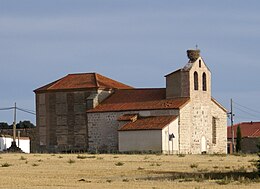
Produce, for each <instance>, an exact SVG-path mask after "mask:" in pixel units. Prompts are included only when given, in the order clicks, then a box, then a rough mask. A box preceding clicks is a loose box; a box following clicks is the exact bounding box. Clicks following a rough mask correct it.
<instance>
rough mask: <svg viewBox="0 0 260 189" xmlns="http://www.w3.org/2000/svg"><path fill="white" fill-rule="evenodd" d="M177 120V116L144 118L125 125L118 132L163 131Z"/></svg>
mask: <svg viewBox="0 0 260 189" xmlns="http://www.w3.org/2000/svg"><path fill="white" fill-rule="evenodd" d="M176 118H177V116H155V117H142V118H139V119H137V120H136V121H135V122H130V123H127V124H125V125H123V126H122V127H121V128H120V129H118V131H133V130H161V129H163V128H164V127H165V126H167V125H168V124H170V123H171V122H172V121H174V120H175V119H176Z"/></svg>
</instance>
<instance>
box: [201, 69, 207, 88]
mask: <svg viewBox="0 0 260 189" xmlns="http://www.w3.org/2000/svg"><path fill="white" fill-rule="evenodd" d="M202 89H203V91H207V76H206V74H205V72H204V73H203V74H202Z"/></svg>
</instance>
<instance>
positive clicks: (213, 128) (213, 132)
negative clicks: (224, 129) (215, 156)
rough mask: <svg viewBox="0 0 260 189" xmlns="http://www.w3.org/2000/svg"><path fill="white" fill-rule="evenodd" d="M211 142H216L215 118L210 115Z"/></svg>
mask: <svg viewBox="0 0 260 189" xmlns="http://www.w3.org/2000/svg"><path fill="white" fill-rule="evenodd" d="M212 143H213V144H216V143H217V118H216V117H212Z"/></svg>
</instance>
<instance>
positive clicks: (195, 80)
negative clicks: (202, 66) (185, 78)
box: [194, 72, 199, 91]
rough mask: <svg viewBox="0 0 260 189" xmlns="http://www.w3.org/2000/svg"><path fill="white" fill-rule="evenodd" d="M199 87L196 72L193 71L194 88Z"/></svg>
mask: <svg viewBox="0 0 260 189" xmlns="http://www.w3.org/2000/svg"><path fill="white" fill-rule="evenodd" d="M198 89H199V81H198V73H197V72H194V90H196V91H197V90H198Z"/></svg>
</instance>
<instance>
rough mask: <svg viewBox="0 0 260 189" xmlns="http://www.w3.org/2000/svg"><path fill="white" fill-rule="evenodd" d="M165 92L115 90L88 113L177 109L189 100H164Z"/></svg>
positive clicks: (162, 90) (158, 90)
mask: <svg viewBox="0 0 260 189" xmlns="http://www.w3.org/2000/svg"><path fill="white" fill-rule="evenodd" d="M165 92H166V91H165V88H163V89H160V88H159V89H124V90H116V91H115V93H114V94H112V95H111V96H110V97H108V98H107V99H106V100H105V101H103V102H102V103H101V104H99V105H98V106H97V107H96V108H94V109H92V110H89V111H88V112H113V111H127V110H151V109H179V108H180V107H182V106H183V105H185V104H186V103H187V102H188V101H189V98H175V99H165V96H166V95H165Z"/></svg>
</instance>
